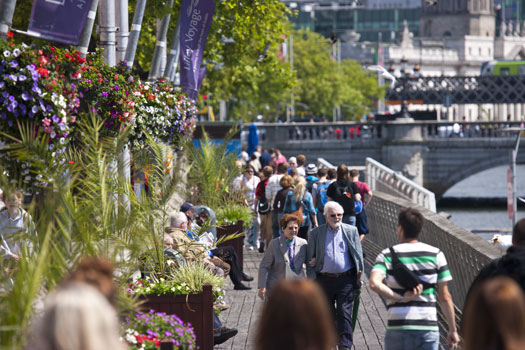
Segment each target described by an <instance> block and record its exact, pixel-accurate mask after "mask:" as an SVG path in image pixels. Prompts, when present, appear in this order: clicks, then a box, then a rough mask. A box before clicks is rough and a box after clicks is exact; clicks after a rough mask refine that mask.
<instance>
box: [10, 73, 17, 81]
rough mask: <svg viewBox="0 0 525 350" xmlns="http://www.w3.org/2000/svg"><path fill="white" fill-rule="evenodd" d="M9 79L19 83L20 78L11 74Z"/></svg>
mask: <svg viewBox="0 0 525 350" xmlns="http://www.w3.org/2000/svg"><path fill="white" fill-rule="evenodd" d="M9 79H11V80H12V81H17V80H18V77H17V76H16V75H14V74H9Z"/></svg>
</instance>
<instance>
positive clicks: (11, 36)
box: [7, 32, 15, 41]
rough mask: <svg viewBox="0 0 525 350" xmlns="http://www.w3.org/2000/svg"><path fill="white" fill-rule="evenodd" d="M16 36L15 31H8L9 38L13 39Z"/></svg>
mask: <svg viewBox="0 0 525 350" xmlns="http://www.w3.org/2000/svg"><path fill="white" fill-rule="evenodd" d="M14 36H15V34H14V33H13V32H7V40H8V41H9V40H11V39H13V37H14Z"/></svg>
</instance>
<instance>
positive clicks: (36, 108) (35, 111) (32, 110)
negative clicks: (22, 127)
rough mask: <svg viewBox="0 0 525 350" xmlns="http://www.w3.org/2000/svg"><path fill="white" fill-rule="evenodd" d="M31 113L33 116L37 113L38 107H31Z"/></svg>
mask: <svg viewBox="0 0 525 350" xmlns="http://www.w3.org/2000/svg"><path fill="white" fill-rule="evenodd" d="M31 112H33V114H36V113H38V106H33V107H31Z"/></svg>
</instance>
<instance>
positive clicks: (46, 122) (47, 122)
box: [42, 118, 51, 126]
mask: <svg viewBox="0 0 525 350" xmlns="http://www.w3.org/2000/svg"><path fill="white" fill-rule="evenodd" d="M42 125H44V126H49V125H51V120H49V119H47V118H44V119H42Z"/></svg>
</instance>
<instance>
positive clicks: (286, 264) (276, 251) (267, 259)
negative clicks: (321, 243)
mask: <svg viewBox="0 0 525 350" xmlns="http://www.w3.org/2000/svg"><path fill="white" fill-rule="evenodd" d="M294 244H295V256H294V259H293V263H294V267H295V269H294V271H293V272H294V273H295V274H296V275H297V276H300V277H304V272H303V264H304V263H305V262H306V246H307V242H306V240H304V239H302V238H299V237H295V242H294ZM287 270H290V257H289V255H288V246H287V245H286V237H285V236H284V235H282V236H280V237H277V238H274V239H272V241H271V242H270V244H269V245H268V248H267V249H266V252H265V253H264V256H263V258H262V261H261V265H260V266H259V282H258V288H266V289H271V288H272V287H273V286H274V285H275V284H276V283H277V282H279V281H280V280H281V279H284V278H286V277H287V273H286V271H287Z"/></svg>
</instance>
